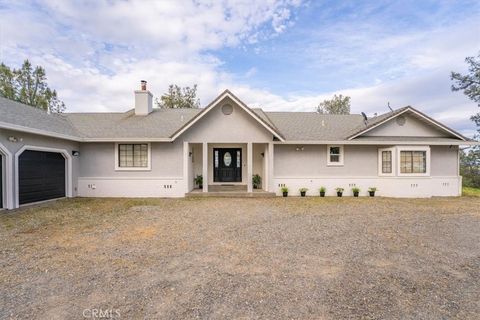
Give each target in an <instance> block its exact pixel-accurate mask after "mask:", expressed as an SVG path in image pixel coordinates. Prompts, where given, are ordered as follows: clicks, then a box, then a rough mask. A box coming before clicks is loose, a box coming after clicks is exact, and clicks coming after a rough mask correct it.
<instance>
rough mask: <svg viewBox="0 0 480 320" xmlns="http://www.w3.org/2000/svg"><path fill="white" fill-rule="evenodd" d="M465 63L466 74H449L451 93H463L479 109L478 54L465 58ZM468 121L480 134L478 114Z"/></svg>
mask: <svg viewBox="0 0 480 320" xmlns="http://www.w3.org/2000/svg"><path fill="white" fill-rule="evenodd" d="M465 62H466V63H467V64H468V74H466V75H462V74H460V73H458V72H452V73H451V74H450V79H451V80H453V81H454V84H452V91H463V93H464V94H465V95H466V96H467V97H468V98H470V99H471V100H472V101H474V102H476V103H477V104H478V106H479V107H480V52H479V53H478V56H477V57H476V58H475V57H467V58H465ZM470 119H471V120H472V121H473V122H475V124H476V125H477V128H478V132H479V134H480V112H477V113H476V114H475V115H473V116H472V117H471V118H470Z"/></svg>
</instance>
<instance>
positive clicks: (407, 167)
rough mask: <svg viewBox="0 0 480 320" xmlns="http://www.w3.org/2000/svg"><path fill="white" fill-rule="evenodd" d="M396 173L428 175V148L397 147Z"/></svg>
mask: <svg viewBox="0 0 480 320" xmlns="http://www.w3.org/2000/svg"><path fill="white" fill-rule="evenodd" d="M397 149H398V153H397V159H398V175H404V176H428V175H430V148H429V147H428V146H410V147H397Z"/></svg>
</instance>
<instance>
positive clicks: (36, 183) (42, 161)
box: [18, 150, 65, 204]
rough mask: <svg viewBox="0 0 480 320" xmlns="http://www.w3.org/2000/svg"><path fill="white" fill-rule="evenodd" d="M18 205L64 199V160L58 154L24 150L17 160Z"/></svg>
mask: <svg viewBox="0 0 480 320" xmlns="http://www.w3.org/2000/svg"><path fill="white" fill-rule="evenodd" d="M18 176H19V177H18V178H19V179H18V180H19V183H18V184H19V185H18V189H19V190H18V191H19V202H20V204H25V203H30V202H36V201H42V200H48V199H55V198H61V197H65V158H64V157H63V156H62V155H61V154H60V153H55V152H44V151H31V150H25V151H24V152H23V153H22V154H21V155H20V157H19V159H18Z"/></svg>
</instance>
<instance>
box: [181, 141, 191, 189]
mask: <svg viewBox="0 0 480 320" xmlns="http://www.w3.org/2000/svg"><path fill="white" fill-rule="evenodd" d="M189 161H190V157H189V150H188V142H187V141H184V142H183V183H184V190H185V193H188V192H190V187H189V185H190V175H189V172H188V171H189V170H188V169H189Z"/></svg>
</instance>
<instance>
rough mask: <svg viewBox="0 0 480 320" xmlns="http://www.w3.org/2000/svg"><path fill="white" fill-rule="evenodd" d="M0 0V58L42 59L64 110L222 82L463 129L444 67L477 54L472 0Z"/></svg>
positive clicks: (261, 93)
mask: <svg viewBox="0 0 480 320" xmlns="http://www.w3.org/2000/svg"><path fill="white" fill-rule="evenodd" d="M77 2H78V3H76V4H74V2H73V1H60V0H59V1H55V0H44V1H40V0H39V1H31V2H30V1H4V0H0V17H1V19H0V60H2V61H3V62H5V63H6V64H7V65H10V66H12V67H18V66H20V64H21V63H22V61H23V59H26V58H28V59H30V60H31V61H32V62H33V63H34V64H38V65H42V66H44V67H45V68H46V70H47V76H48V81H49V84H50V85H51V86H52V87H54V88H56V89H57V91H58V92H59V95H60V98H61V99H62V100H63V101H65V103H66V104H67V110H68V111H91V112H94V111H125V110H128V109H130V108H131V107H132V104H133V90H134V89H136V88H138V87H139V81H140V80H141V79H145V80H147V81H148V84H149V88H150V90H151V91H152V92H153V94H154V95H155V96H157V97H158V96H160V95H161V94H162V93H163V92H165V91H166V89H167V87H168V85H169V84H171V83H176V84H179V85H181V86H188V85H190V86H191V85H193V84H198V90H199V95H200V99H201V103H202V105H206V104H208V102H210V101H211V100H212V99H213V98H214V97H215V96H216V95H218V94H219V93H220V92H221V91H222V90H224V89H225V88H229V89H230V90H232V91H233V92H234V93H235V94H236V95H237V96H239V98H241V99H242V100H243V101H245V102H246V103H247V104H249V105H250V106H252V107H262V108H264V109H265V110H285V111H288V110H291V111H313V110H314V109H315V107H316V105H318V103H319V102H320V101H322V100H323V99H326V98H329V97H331V96H332V95H333V94H334V93H342V94H346V95H349V96H351V97H352V112H354V113H359V112H361V111H364V112H366V113H367V114H369V115H371V114H373V113H375V112H378V113H382V112H385V111H387V110H388V109H387V103H388V102H389V103H390V105H391V106H392V107H394V108H397V107H402V106H405V105H412V106H414V107H416V108H418V109H419V110H421V111H424V112H426V113H428V114H430V115H432V116H433V117H434V118H436V119H438V120H440V121H443V122H445V123H447V124H448V125H450V126H452V127H453V128H455V129H457V130H459V131H461V132H462V133H464V134H467V135H469V136H471V135H472V134H473V132H474V126H473V125H472V123H471V122H470V121H469V119H468V118H469V116H470V115H471V114H473V113H475V112H477V111H478V107H477V106H476V104H475V103H473V102H471V101H469V100H468V99H467V98H466V97H464V96H463V94H462V93H459V92H455V93H454V92H451V90H450V85H451V81H450V79H449V73H450V71H452V70H455V71H460V72H465V71H466V68H467V67H466V65H465V63H464V59H465V57H467V56H473V55H476V54H477V53H478V52H479V51H480V2H479V1H478V0H473V1H428V0H422V1H418V0H416V1H409V0H403V1H380V0H379V1H313V0H312V1H301V0H291V1H289V0H284V1H275V0H268V1H249V0H230V1H203V0H195V1H186V0H185V1H174V0H171V1H147V0H144V1H102V0H96V1H95V0H92V1H81V2H80V1H77Z"/></svg>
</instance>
